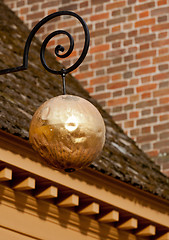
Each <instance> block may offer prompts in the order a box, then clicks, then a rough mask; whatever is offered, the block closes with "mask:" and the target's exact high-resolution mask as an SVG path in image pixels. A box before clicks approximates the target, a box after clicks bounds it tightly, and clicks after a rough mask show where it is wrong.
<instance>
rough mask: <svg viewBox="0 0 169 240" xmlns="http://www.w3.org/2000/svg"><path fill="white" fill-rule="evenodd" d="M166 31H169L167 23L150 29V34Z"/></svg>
mask: <svg viewBox="0 0 169 240" xmlns="http://www.w3.org/2000/svg"><path fill="white" fill-rule="evenodd" d="M166 29H169V23H162V24H158V25H154V26H152V27H151V30H152V32H157V31H162V30H166Z"/></svg>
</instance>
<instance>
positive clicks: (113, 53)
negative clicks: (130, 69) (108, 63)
mask: <svg viewBox="0 0 169 240" xmlns="http://www.w3.org/2000/svg"><path fill="white" fill-rule="evenodd" d="M125 53H126V49H124V48H123V49H118V50H114V51H109V52H107V53H106V58H112V57H117V56H120V55H123V54H125Z"/></svg>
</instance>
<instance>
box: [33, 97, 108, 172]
mask: <svg viewBox="0 0 169 240" xmlns="http://www.w3.org/2000/svg"><path fill="white" fill-rule="evenodd" d="M29 140H30V143H31V144H32V146H33V148H34V149H35V150H36V151H38V152H39V153H40V155H41V156H42V157H43V159H44V160H45V161H46V163H48V165H50V166H53V167H54V168H56V169H64V170H65V171H67V172H71V171H74V170H76V169H80V168H82V167H85V166H88V165H89V164H90V163H91V162H92V161H93V160H94V159H96V158H97V157H98V155H99V153H100V152H101V150H102V148H103V145H104V142H105V125H104V121H103V119H102V117H101V114H100V113H99V111H98V110H97V109H96V108H95V107H94V106H93V105H92V104H91V103H90V102H88V101H87V100H85V99H83V98H80V97H77V96H72V95H61V96H58V97H54V98H52V99H50V100H48V101H46V102H45V103H43V104H42V105H41V106H40V107H39V108H38V109H37V111H36V112H35V114H34V116H33V118H32V121H31V125H30V130H29Z"/></svg>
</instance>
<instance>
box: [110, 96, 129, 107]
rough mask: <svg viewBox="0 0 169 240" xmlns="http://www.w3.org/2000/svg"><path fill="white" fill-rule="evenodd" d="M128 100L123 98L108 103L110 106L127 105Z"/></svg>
mask: <svg viewBox="0 0 169 240" xmlns="http://www.w3.org/2000/svg"><path fill="white" fill-rule="evenodd" d="M127 100H128V98H127V97H121V98H118V99H111V100H109V101H108V106H118V105H121V104H126V103H127Z"/></svg>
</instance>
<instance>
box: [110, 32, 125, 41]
mask: <svg viewBox="0 0 169 240" xmlns="http://www.w3.org/2000/svg"><path fill="white" fill-rule="evenodd" d="M125 36H126V33H124V32H122V33H116V34H111V35H109V36H107V37H106V42H111V41H116V40H122V39H125Z"/></svg>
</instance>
